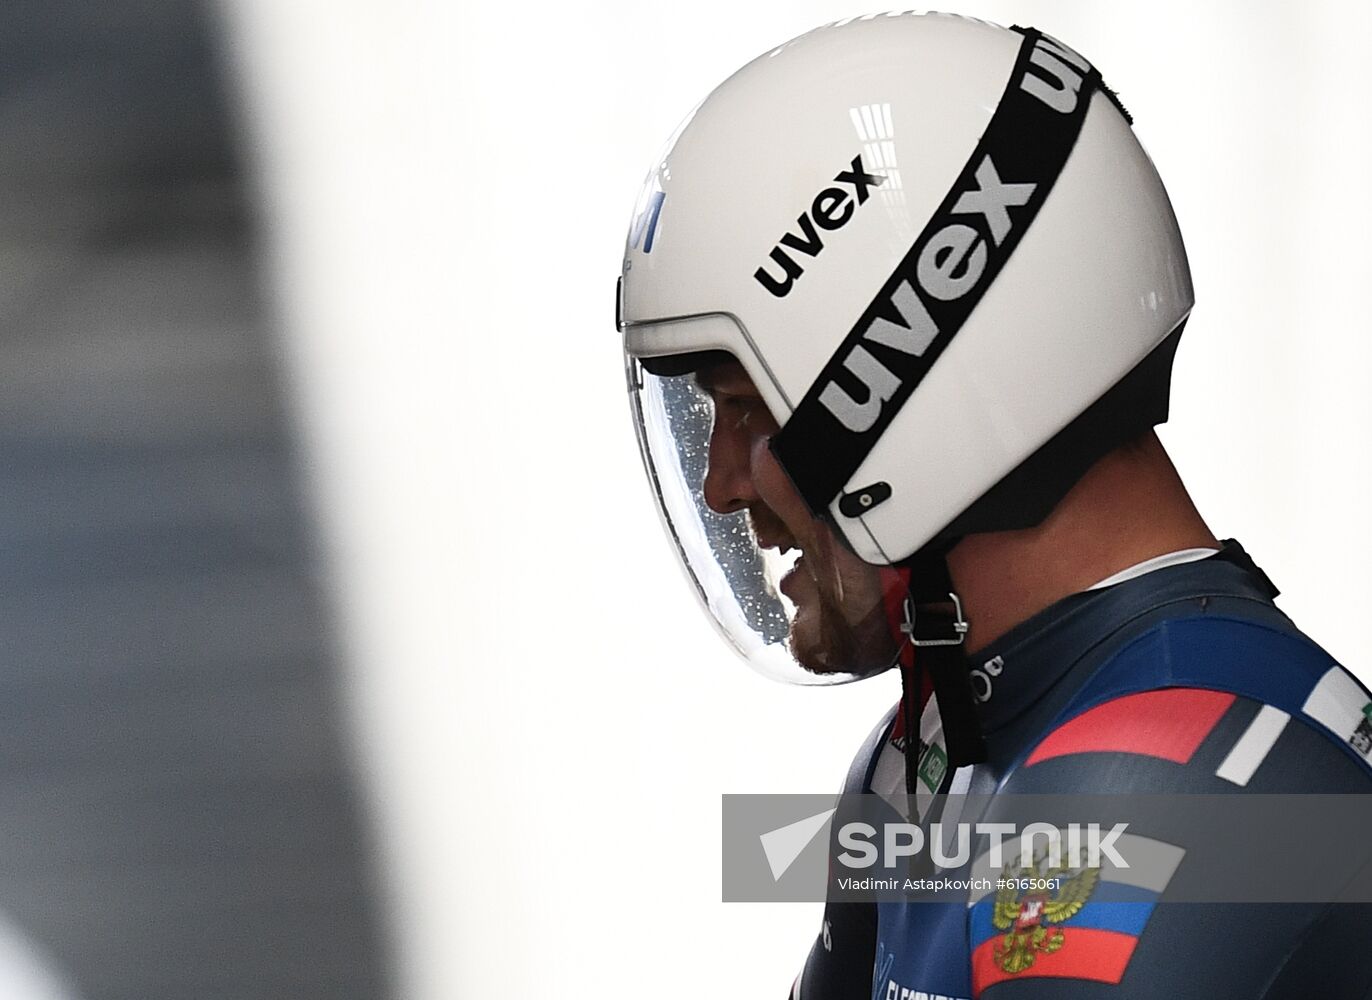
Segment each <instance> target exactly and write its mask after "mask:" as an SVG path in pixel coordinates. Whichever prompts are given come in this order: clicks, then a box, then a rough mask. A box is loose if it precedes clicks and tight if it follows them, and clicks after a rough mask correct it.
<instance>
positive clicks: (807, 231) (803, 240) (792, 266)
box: [753, 154, 886, 298]
mask: <svg viewBox="0 0 1372 1000" xmlns="http://www.w3.org/2000/svg"><path fill="white" fill-rule="evenodd" d="M834 180H835V181H837V182H838V183H840V184H847V185H849V186H851V187H852V189H853V193H852V195H851V196H850V195H849V193H848V192H847V191H845V190H843V189H842V188H837V187H826V188H825V189H824V190H823V191H821V192H820V193H819V194H817V195H815V197H814V200H813V201H811V202H810V210H809V211H808V212H802V213H801V214H800V216H799V217H798V218H797V219H796V226H797V228H799V230H800V235H799V236H797V235H796V234H795V233H792V232H788V233H786V234H785V235H784V236H782V237H781V239H780V240H779V241H778V242H777V245H776V246H774V247H772V252H771V254H770V256H771V258H772V260H774V261H775V262H776V263H778V264H780V265H781V277H780V278H775V277H773V276H772V275H771V274H769V273H768V272H767V267H766V265H764V266H762V267H759V268H758V269H757V270H756V271H754V272H753V277H754V278H756V279H757V281H758V284H760V285H761V286H762V287H763V288H765V289H767V291H769V292H771V293H772V294H773V295H775V296H776V297H777V298H781V297H782V296H784V295H786V294H788V293H789V292H790V291H791V287H792V286H793V285H794V284H795V280H796V279H797V278H799V277H800V276H801V275H802V274H804V273H805V268H803V267H801V265H800V264H798V263H797V262H796V261H795V259H794V258H793V257H792V256H791V255H790V254H788V253H787V252H786V250H785V249H783V248H785V247H789V248H790V249H792V250H795V251H798V252H799V253H803V254H805V255H806V256H808V257H818V256H819V252H820V251H821V250H823V249H824V241H823V240H822V239H821V238H820V235H819V231H818V230H817V229H816V228H815V227H816V226H818V227H819V229H828V230H834V229H842V228H843V227H844V226H845V225H847V224H848V220H849V219H851V218H852V217H853V202H852V201H851V200H850V197H851V198H854V199H856V200H857V203H858V204H859V205H861V204H863V203H864V202H865V201H866V200H867V189H868V188H874V187H877V186H879V185H881V184H883V183H885V181H886V178H885V177H880V176H877V175H875V174H869V173H867V172H865V171H864V170H863V169H862V155H861V154H858V155H857V156H855V157H853V159H852V162H851V163H849V164H848V169H847V170H840V171H839V172H838V173H837V174H835V175H834Z"/></svg>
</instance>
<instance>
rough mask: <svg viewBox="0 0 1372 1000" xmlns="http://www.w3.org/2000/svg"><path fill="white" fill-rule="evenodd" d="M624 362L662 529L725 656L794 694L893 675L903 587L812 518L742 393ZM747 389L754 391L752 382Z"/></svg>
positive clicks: (691, 375)
mask: <svg viewBox="0 0 1372 1000" xmlns="http://www.w3.org/2000/svg"><path fill="white" fill-rule="evenodd" d="M625 363H626V369H627V374H628V381H629V397H630V402H631V405H632V408H633V414H634V420H635V424H636V428H637V431H638V440H639V445H640V448H641V450H642V454H643V463H644V467H645V470H646V472H647V474H648V479H649V482H650V484H651V486H652V488H653V492H654V495H655V496H656V499H657V502H658V506H659V510H660V512H661V514H662V519H663V523H664V525H665V527H666V529H667V532H668V535H669V536H670V537H671V539H672V541H673V543H674V545H675V547H676V550H677V554H678V555H679V557H680V559H681V562H682V565H683V566H684V567H685V569H686V572H687V575H688V576H689V578H690V580H691V582H692V584H693V585H694V588H695V591H696V594H697V596H698V597H699V599H700V601H701V603H702V605H704V607H705V610H706V611H707V612H708V613H709V614H710V616H711V618H712V619H713V620H714V622H715V624H716V626H717V627H718V629H719V631H720V632H721V634H722V635H723V636H724V637H725V639H727V640H728V642H729V644H730V645H731V646H732V647H733V648H734V649H735V650H737V651H738V653H739V654H740V655H742V656H743V658H744V659H746V660H747V661H748V663H749V665H750V666H752V667H753V668H754V669H755V670H757V671H759V672H760V673H762V674H764V675H765V676H767V677H770V678H772V679H774V680H779V681H784V682H787V683H792V684H806V685H821V684H842V683H847V682H849V681H854V680H860V679H862V678H865V677H869V676H872V675H873V674H876V673H880V672H881V671H883V670H885V669H887V668H888V667H890V666H892V665H893V664H894V663H895V662H896V659H897V655H898V652H899V647H900V645H901V642H902V640H903V637H902V636H901V633H900V631H899V627H898V624H897V623H898V620H899V609H900V608H901V606H902V602H903V599H904V596H905V592H904V584H903V581H902V580H901V579H900V576H899V575H898V574H897V573H896V572H895V571H893V570H891V569H889V568H886V567H879V566H873V565H871V564H869V563H866V562H863V561H862V560H861V559H859V558H858V557H857V556H856V555H855V554H853V552H852V551H851V549H849V548H848V547H847V546H846V545H845V544H844V543H843V542H842V541H840V540H839V539H838V536H837V534H836V533H835V532H834V531H833V529H832V528H831V527H830V526H829V525H828V524H827V523H825V522H824V521H822V520H819V519H816V518H813V517H812V516H811V515H810V514H809V512H808V510H807V509H805V507H804V501H803V500H801V498H800V496H799V494H797V493H795V491H794V488H793V487H791V486H790V482H789V480H787V479H785V477H784V473H781V472H780V468H779V466H776V465H775V459H773V458H772V457H771V454H770V451H769V450H768V449H767V448H766V439H765V437H763V438H762V439H761V442H760V444H759V440H758V435H760V434H764V433H765V428H759V427H758V424H760V423H762V420H758V421H754V422H753V423H752V424H751V425H750V424H749V421H748V419H747V413H746V412H745V411H743V410H740V409H739V407H740V406H742V405H745V404H740V403H739V399H741V398H743V397H742V396H740V395H738V394H737V393H736V386H730V387H724V386H720V385H717V384H715V383H714V382H712V380H711V379H710V377H709V374H710V373H709V372H708V371H703V372H702V371H691V372H687V373H685V374H654V373H653V372H652V371H649V370H647V369H646V368H645V367H644V366H643V364H642V363H641V362H640V361H639V360H638V359H636V358H634V357H632V356H627V355H626V358H625ZM732 367H733V368H734V369H736V370H737V371H739V372H741V368H740V367H739V366H738V365H737V364H734V365H733V366H732ZM740 377H741V378H742V379H743V382H742V383H741V384H743V386H744V389H743V390H741V391H742V392H746V391H747V388H748V387H750V385H751V383H747V382H746V377H743V376H738V375H736V376H735V381H738V379H739V378H740ZM726 389H727V391H726ZM745 402H746V405H748V406H751V405H754V404H753V403H752V402H751V401H745ZM756 405H761V403H760V400H758V401H757V403H756ZM736 412H743V413H744V416H743V417H737V416H735V414H736ZM769 419H770V417H769V415H768V416H765V417H764V418H763V420H769ZM707 476H709V477H711V478H712V480H713V484H712V486H713V488H712V489H709V490H707V487H706V480H707ZM721 484H722V485H721ZM721 498H723V499H721ZM711 501H713V502H714V505H713V506H712V504H711Z"/></svg>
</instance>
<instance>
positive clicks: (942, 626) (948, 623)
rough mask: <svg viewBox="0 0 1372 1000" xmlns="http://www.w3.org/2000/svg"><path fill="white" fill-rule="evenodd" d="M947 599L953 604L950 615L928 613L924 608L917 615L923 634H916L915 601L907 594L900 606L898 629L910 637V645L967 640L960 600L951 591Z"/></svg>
mask: <svg viewBox="0 0 1372 1000" xmlns="http://www.w3.org/2000/svg"><path fill="white" fill-rule="evenodd" d="M948 599H949V600H950V601H951V602H952V604H953V613H952V615H946V614H938V613H934V614H930V613H929V611H928V610H927V609H926V611H925V612H924V613H923V614H922V615H920V616H919V623H920V626H921V632H924V633H925V634H921V635H916V633H915V602H914V601H913V600H911V599H910V598H909V597H908V596H907V597H906V598H905V604H904V606H903V608H902V616H903V618H904V621H902V622H901V625H900V630H901V631H902V632H904V633H905V634H906V635H907V636H909V637H910V644H911V645H912V646H916V647H923V646H961V645H962V644H963V643H964V642H965V641H966V640H967V628H968V625H967V619H965V618H964V617H963V616H962V601H960V600H959V599H958V595H957V594H954V593H953V592H952V591H949V592H948ZM928 626H932V627H928ZM926 627H928V628H927V632H926V631H925V629H926Z"/></svg>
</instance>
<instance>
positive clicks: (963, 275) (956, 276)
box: [819, 37, 1091, 433]
mask: <svg viewBox="0 0 1372 1000" xmlns="http://www.w3.org/2000/svg"><path fill="white" fill-rule="evenodd" d="M1028 64H1029V65H1028V66H1026V67H1025V72H1024V73H1023V75H1022V76H1021V79H1020V81H1019V89H1020V90H1021V91H1023V92H1024V93H1025V94H1028V95H1030V96H1031V97H1034V98H1036V99H1037V100H1038V101H1040V102H1042V103H1043V104H1044V105H1046V106H1047V107H1048V108H1051V109H1052V110H1053V111H1054V112H1056V113H1057V114H1060V115H1070V114H1072V113H1074V112H1075V111H1076V110H1077V106H1078V104H1079V103H1080V101H1081V85H1082V81H1083V79H1084V76H1085V74H1086V72H1087V71H1089V70H1090V68H1091V67H1090V64H1089V63H1087V62H1086V60H1084V59H1082V58H1081V56H1079V55H1077V54H1076V53H1075V52H1073V51H1072V50H1071V49H1068V48H1067V47H1066V46H1060V45H1056V44H1054V43H1053V42H1051V41H1049V40H1048V39H1047V38H1043V37H1040V38H1039V39H1038V40H1037V42H1036V44H1035V45H1034V46H1033V48H1032V50H1031V53H1030V55H1029V60H1028ZM1030 66H1032V67H1034V68H1035V69H1036V70H1037V71H1038V72H1035V71H1031V70H1030V69H1029V67H1030ZM1040 73H1042V74H1044V75H1040ZM992 153H995V154H996V156H997V157H1000V156H1001V153H1000V152H999V151H998V150H995V149H990V148H986V147H985V146H983V148H981V149H979V150H978V151H977V154H979V155H977V154H974V156H973V160H972V163H971V164H969V166H972V165H974V166H973V169H972V170H971V171H965V172H964V174H963V176H962V177H961V178H960V179H959V184H958V185H957V186H955V187H954V189H953V191H952V192H951V195H950V200H951V199H952V196H956V200H952V205H951V208H946V209H944V210H943V211H942V212H940V213H938V214H937V215H935V217H934V218H933V219H932V220H930V227H929V229H926V230H925V234H924V235H923V236H922V237H921V239H920V240H919V241H917V242H916V245H915V249H914V251H913V252H912V253H911V255H910V257H907V258H906V262H905V265H904V266H903V267H902V268H901V270H900V271H898V272H897V276H898V279H899V280H898V281H897V282H896V283H895V285H894V287H890V288H889V289H888V290H887V292H886V294H885V296H884V301H882V300H879V301H878V302H877V303H875V306H876V309H875V310H874V311H876V312H877V315H875V316H873V317H872V319H871V321H870V322H869V323H868V324H867V326H866V328H865V329H864V330H863V332H862V334H861V336H860V338H859V339H858V340H857V342H855V343H853V344H852V346H851V349H850V350H849V351H848V353H847V356H846V357H845V358H844V361H843V368H844V369H846V370H847V372H848V374H849V375H850V376H851V377H853V378H854V379H855V380H856V381H857V382H858V383H860V384H861V385H862V386H863V387H865V388H866V390H867V395H866V399H865V400H864V401H863V402H861V403H859V402H858V401H857V400H855V399H854V398H853V397H852V396H851V395H849V394H848V392H847V391H846V390H845V389H844V388H843V387H842V386H840V385H839V383H838V382H837V381H835V380H830V381H829V382H828V383H827V384H826V385H825V386H824V387H823V388H822V389H821V391H820V393H819V402H820V403H821V404H822V405H823V406H824V408H825V409H827V410H828V411H829V412H830V413H831V414H833V416H834V417H835V418H836V419H837V420H838V421H839V423H841V424H842V425H843V426H844V427H846V428H847V429H848V430H849V431H852V432H855V433H863V432H865V431H868V430H870V429H871V428H872V427H873V426H874V425H875V424H876V422H877V418H878V417H879V416H880V415H881V410H882V406H883V404H885V403H886V402H887V401H888V400H890V399H892V398H893V397H894V396H896V395H897V393H898V391H899V390H900V389H901V388H902V379H901V378H900V377H899V376H898V375H897V374H896V373H894V372H892V371H891V370H890V368H888V367H887V366H886V365H884V364H882V362H880V361H879V360H877V358H876V357H875V356H874V355H873V354H872V353H871V352H870V351H869V350H868V349H867V347H866V346H865V345H866V344H880V345H882V346H884V347H887V348H891V349H893V350H896V351H899V352H901V353H903V354H907V355H913V356H914V357H920V356H921V355H923V354H924V353H925V351H926V350H928V348H929V345H930V344H932V343H933V341H934V338H935V337H937V336H938V335H939V333H940V332H941V330H943V329H945V328H946V327H948V326H949V325H950V324H948V323H946V322H945V323H944V324H940V323H939V322H937V321H936V320H935V319H934V317H933V316H932V315H931V314H930V308H929V305H932V304H933V303H934V302H935V301H936V302H939V303H955V302H957V301H958V300H960V299H964V298H970V299H971V300H973V303H974V302H975V299H977V298H979V297H980V295H981V293H982V292H983V291H984V290H985V287H986V286H987V285H989V284H990V282H991V280H992V279H993V278H994V277H995V274H996V272H997V271H999V267H1000V265H1001V264H1003V263H1004V261H1005V258H1006V257H1008V256H1009V253H1010V251H1011V250H1012V249H1013V248H1014V244H1015V243H1016V242H1017V238H1016V239H1010V237H1011V235H1012V233H1014V234H1015V236H1016V237H1017V236H1018V235H1019V234H1018V233H1015V230H1016V224H1017V223H1018V224H1019V228H1020V229H1021V230H1022V229H1023V227H1025V226H1027V225H1028V223H1029V221H1030V220H1031V219H1032V217H1033V216H1032V213H1031V212H1021V213H1019V214H1017V215H1013V216H1012V215H1011V214H1010V211H1009V210H1010V209H1011V208H1015V207H1018V206H1023V205H1027V204H1028V203H1029V200H1030V198H1032V197H1033V195H1034V192H1035V190H1036V189H1037V188H1038V187H1039V186H1040V181H1033V182H1023V183H1012V182H1007V181H1005V180H1003V179H1002V178H1001V174H1000V171H999V169H998V168H997V166H996V163H995V160H993V159H992ZM946 204H947V202H945V205H946ZM945 212H946V213H947V215H948V216H952V218H950V219H947V220H946V221H945V218H946V216H945V218H939V215H943V214H944V213H945ZM911 263H913V265H914V266H913V267H909V264H911ZM988 264H990V265H991V266H990V267H988ZM902 272H903V273H902ZM926 303H929V305H926ZM969 311H970V307H969ZM888 316H889V317H892V318H894V319H897V320H898V322H892V321H891V319H888V318H886V317H888ZM961 319H965V315H963V316H961V317H958V322H959V323H960V321H961Z"/></svg>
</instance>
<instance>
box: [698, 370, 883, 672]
mask: <svg viewBox="0 0 1372 1000" xmlns="http://www.w3.org/2000/svg"><path fill="white" fill-rule="evenodd" d="M696 379H697V382H698V384H699V386H700V388H701V390H702V391H704V392H705V393H706V394H707V395H708V396H709V397H710V399H711V400H712V401H713V403H714V424H713V427H712V429H711V433H710V449H709V469H708V471H707V472H706V475H705V501H706V503H707V504H709V506H710V509H711V510H713V511H715V512H716V513H719V514H731V513H734V512H736V511H740V510H742V511H746V512H747V515H748V520H749V523H750V524H751V526H752V529H753V533H754V535H755V536H756V537H757V542H758V546H759V547H760V548H764V549H775V550H777V551H779V552H781V553H786V552H788V551H791V550H793V549H794V550H799V551H800V553H801V557H800V560H799V561H798V562H797V563H796V565H795V567H794V568H793V569H792V570H791V571H790V572H789V573H787V574H786V576H785V577H783V578H782V580H781V584H780V589H781V592H782V593H783V594H785V595H786V597H787V598H789V599H790V600H791V602H792V603H793V604H794V605H795V607H796V612H795V617H794V619H793V621H792V622H791V635H790V643H791V653H792V655H793V656H794V657H795V658H796V660H797V662H799V663H800V665H801V666H803V667H805V668H806V669H807V670H810V671H813V672H815V673H849V672H853V673H864V672H867V671H870V670H872V669H874V668H880V667H885V666H887V665H889V664H890V663H891V661H892V659H893V658H894V657H895V653H896V648H897V647H896V644H895V642H894V640H893V639H892V637H891V633H890V630H889V628H888V627H887V623H886V615H885V610H884V607H883V600H882V578H881V574H880V572H879V570H878V569H877V568H876V567H875V566H872V565H870V564H869V563H866V562H863V561H862V560H861V559H859V558H858V557H857V556H856V555H854V554H853V553H852V552H851V551H850V550H849V549H848V547H847V546H846V545H845V544H844V543H843V542H842V541H840V540H839V539H838V537H837V536H836V535H835V533H834V532H833V530H832V529H831V528H830V527H829V526H828V525H827V524H825V523H824V522H823V521H821V520H819V519H817V518H815V517H813V516H811V514H810V511H809V508H808V507H807V506H806V503H805V500H804V499H803V498H802V497H801V495H800V494H799V493H798V492H797V491H796V489H795V487H794V486H793V485H792V484H791V481H790V479H789V478H788V477H787V475H786V473H785V472H784V471H783V470H782V468H781V466H780V465H779V464H778V463H777V461H776V459H775V458H774V457H773V455H772V452H771V449H770V448H769V447H768V441H769V439H770V438H771V436H772V435H773V434H775V433H776V432H777V431H778V430H779V429H780V428H779V426H778V425H777V422H776V420H775V419H773V417H772V415H771V412H770V411H769V410H768V409H767V405H766V404H765V403H764V402H763V400H762V396H761V395H760V394H759V393H758V390H757V387H756V386H755V385H754V384H753V381H752V379H750V378H749V377H748V374H747V372H746V371H744V369H743V366H742V365H741V364H739V363H738V362H736V361H731V362H727V363H724V364H719V365H714V366H712V367H710V368H706V369H704V370H702V371H700V372H699V373H698V374H697V375H696Z"/></svg>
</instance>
